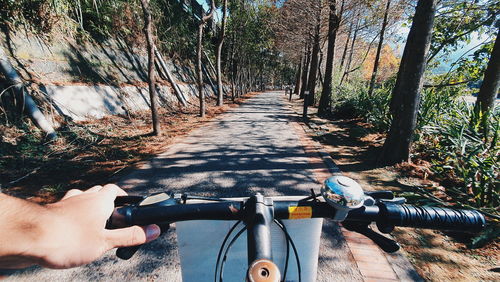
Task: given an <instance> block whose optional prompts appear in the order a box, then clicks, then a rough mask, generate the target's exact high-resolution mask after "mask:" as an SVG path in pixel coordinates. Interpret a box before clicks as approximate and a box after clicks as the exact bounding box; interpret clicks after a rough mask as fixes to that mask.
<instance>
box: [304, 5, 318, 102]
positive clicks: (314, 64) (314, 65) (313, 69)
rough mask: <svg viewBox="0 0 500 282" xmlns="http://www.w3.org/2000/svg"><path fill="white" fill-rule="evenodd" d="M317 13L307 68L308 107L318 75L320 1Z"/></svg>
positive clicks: (312, 97)
mask: <svg viewBox="0 0 500 282" xmlns="http://www.w3.org/2000/svg"><path fill="white" fill-rule="evenodd" d="M317 5H318V8H317V11H316V25H315V27H314V35H313V38H312V39H313V42H312V53H311V65H310V67H309V78H308V81H307V89H308V90H309V97H308V101H304V103H308V104H309V105H314V103H315V102H316V101H315V91H316V78H317V77H316V76H317V74H318V61H319V49H320V46H319V45H320V28H321V5H322V3H321V0H319V1H317Z"/></svg>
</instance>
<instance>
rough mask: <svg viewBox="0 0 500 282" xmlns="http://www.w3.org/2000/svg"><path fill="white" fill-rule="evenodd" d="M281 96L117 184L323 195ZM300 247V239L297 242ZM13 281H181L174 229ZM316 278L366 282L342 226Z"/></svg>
mask: <svg viewBox="0 0 500 282" xmlns="http://www.w3.org/2000/svg"><path fill="white" fill-rule="evenodd" d="M295 119H296V114H294V113H293V112H292V111H291V110H290V109H289V107H288V106H287V103H286V101H285V99H284V96H283V92H265V93H263V94H260V95H257V96H255V97H253V98H250V99H249V100H247V102H246V103H244V104H243V105H241V106H240V107H237V108H233V109H231V110H230V111H228V112H227V113H225V114H223V115H222V116H221V117H220V118H217V119H215V120H213V121H212V122H210V124H209V125H207V126H203V127H200V128H198V129H195V130H193V131H192V132H191V133H189V134H188V135H187V136H186V137H184V138H182V139H179V140H178V142H176V144H174V145H172V146H170V147H169V148H168V150H167V151H166V152H164V153H163V154H160V155H158V156H157V157H156V158H154V159H152V160H151V161H149V162H147V163H145V164H144V165H142V166H141V167H140V168H139V169H137V170H135V171H133V172H131V173H130V174H129V175H128V176H126V177H124V178H123V179H122V180H121V181H119V183H118V184H119V185H120V186H121V187H123V188H125V189H126V190H127V191H128V192H129V193H133V194H143V195H144V194H148V193H153V192H159V191H167V192H172V191H175V192H189V193H191V194H195V195H204V196H223V197H232V196H248V195H251V194H254V193H256V192H260V193H262V194H264V195H267V196H275V195H308V193H309V191H310V189H315V190H316V191H318V190H319V188H320V186H319V184H318V183H317V182H316V180H315V178H314V173H313V169H314V168H313V167H312V166H311V164H310V163H309V159H308V158H309V157H308V155H307V153H306V152H305V150H304V147H303V145H302V143H301V141H300V138H299V137H298V136H297V134H296V129H294V127H293V123H295V122H296V121H295ZM296 243H297V244H300V242H296ZM7 279H8V280H11V279H12V280H16V281H17V280H30V281H33V280H37V281H70V280H71V281H89V280H98V281H117V280H130V281H137V280H148V281H149V280H157V281H180V280H181V269H180V263H179V256H178V248H177V245H176V234H175V226H173V227H172V228H171V229H170V230H169V232H168V233H167V234H165V235H162V237H161V238H160V239H158V240H156V241H154V242H152V243H150V244H148V245H147V246H144V247H143V248H142V249H141V250H140V251H139V252H138V253H137V254H136V255H135V256H134V257H133V258H132V259H130V260H128V261H121V260H119V259H117V258H116V257H115V256H114V251H110V252H108V253H107V254H106V255H105V256H104V257H103V258H102V259H100V260H99V261H96V262H94V263H92V264H89V265H87V266H82V267H78V268H74V269H67V270H49V269H43V268H39V267H31V268H28V269H25V270H20V271H14V272H10V275H9V276H8V277H7ZM318 281H362V276H361V274H360V272H359V270H358V269H357V267H356V263H355V262H354V261H353V259H352V256H351V255H350V253H349V250H348V248H347V245H346V243H345V241H344V239H343V237H342V236H341V235H340V230H339V228H338V226H337V225H335V224H333V223H329V222H326V221H325V223H324V226H323V233H322V238H321V248H320V258H319V263H318Z"/></svg>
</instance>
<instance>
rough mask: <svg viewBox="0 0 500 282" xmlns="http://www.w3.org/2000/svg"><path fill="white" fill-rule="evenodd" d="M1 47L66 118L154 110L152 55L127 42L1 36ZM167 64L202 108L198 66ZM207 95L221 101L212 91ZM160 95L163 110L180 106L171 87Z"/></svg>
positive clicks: (161, 89)
mask: <svg viewBox="0 0 500 282" xmlns="http://www.w3.org/2000/svg"><path fill="white" fill-rule="evenodd" d="M0 44H1V45H2V48H4V50H5V51H6V53H7V54H8V55H9V56H10V59H11V61H12V63H13V65H14V67H16V69H17V70H18V71H19V73H20V75H21V76H22V77H23V79H25V80H26V81H31V82H33V83H36V84H37V85H38V86H39V87H40V89H41V90H42V91H44V92H45V93H46V94H47V96H48V97H49V98H50V99H51V100H52V101H53V103H54V106H55V107H56V109H57V110H58V111H59V113H60V114H64V115H66V116H69V117H71V118H72V119H74V120H77V121H80V120H85V119H88V118H101V117H103V116H105V115H110V114H126V113H127V112H133V111H139V110H147V109H149V93H148V88H147V84H146V83H145V82H146V81H147V71H146V70H147V55H146V54H145V52H144V50H142V49H140V48H135V47H131V46H129V45H128V44H126V43H125V42H123V41H122V40H119V39H112V40H107V41H105V42H86V43H79V42H76V41H75V40H73V39H70V38H54V39H52V40H50V41H46V40H41V39H39V38H35V37H30V36H26V35H24V34H12V33H10V34H6V33H4V34H1V33H0ZM164 59H166V60H167V58H164ZM166 64H167V67H168V68H169V70H170V72H171V73H172V75H173V76H174V77H175V80H176V82H177V83H178V84H179V87H180V89H181V91H182V92H183V93H184V95H185V96H186V99H187V100H188V101H191V103H193V104H197V101H196V99H197V90H196V85H195V72H194V70H195V67H194V65H193V64H191V63H186V62H184V63H179V62H176V63H175V64H174V63H173V62H172V61H170V60H167V61H166ZM212 79H214V78H212ZM205 93H206V94H205V95H207V96H215V94H214V93H213V91H212V88H211V87H210V86H208V85H207V86H206V87H205ZM158 94H159V104H160V106H162V107H170V108H174V107H175V106H177V105H178V100H177V98H176V96H175V95H174V93H173V89H172V88H171V87H170V86H169V83H167V82H162V81H160V84H159V85H158Z"/></svg>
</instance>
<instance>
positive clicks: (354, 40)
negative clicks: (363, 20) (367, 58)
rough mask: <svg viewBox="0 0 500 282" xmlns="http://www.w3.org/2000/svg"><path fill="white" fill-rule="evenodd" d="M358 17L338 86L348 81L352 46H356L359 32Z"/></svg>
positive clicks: (352, 51)
mask: <svg viewBox="0 0 500 282" xmlns="http://www.w3.org/2000/svg"><path fill="white" fill-rule="evenodd" d="M359 16H360V14H359V13H358V15H357V17H356V18H357V21H356V26H355V28H354V35H353V36H352V41H351V51H350V52H349V58H348V59H347V64H346V67H345V71H344V74H343V75H342V78H341V79H340V85H342V83H343V82H344V79H345V80H347V79H349V74H350V73H351V63H352V57H353V55H354V46H355V44H356V38H357V37H358V31H359Z"/></svg>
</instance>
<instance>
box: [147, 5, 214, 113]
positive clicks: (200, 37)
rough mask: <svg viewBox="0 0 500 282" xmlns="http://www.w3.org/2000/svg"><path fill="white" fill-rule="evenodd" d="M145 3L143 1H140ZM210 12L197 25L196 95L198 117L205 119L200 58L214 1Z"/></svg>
mask: <svg viewBox="0 0 500 282" xmlns="http://www.w3.org/2000/svg"><path fill="white" fill-rule="evenodd" d="M141 1H145V0H141ZM210 3H211V6H210V12H209V13H208V15H204V16H202V18H201V20H200V22H199V24H198V48H196V70H197V74H198V95H199V99H200V117H205V94H204V93H203V66H202V62H201V56H202V54H203V30H204V29H205V25H206V24H207V21H208V20H210V19H211V18H212V16H213V14H214V11H215V2H214V0H211V1H210Z"/></svg>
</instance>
